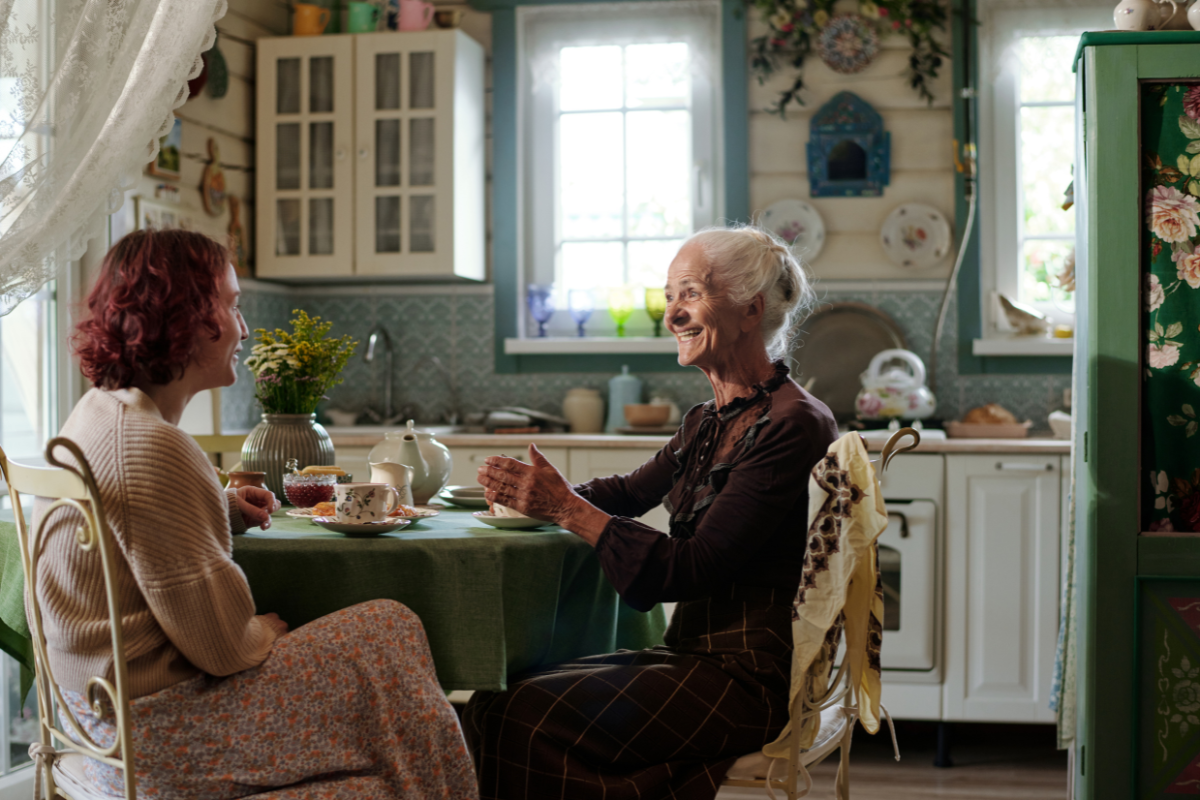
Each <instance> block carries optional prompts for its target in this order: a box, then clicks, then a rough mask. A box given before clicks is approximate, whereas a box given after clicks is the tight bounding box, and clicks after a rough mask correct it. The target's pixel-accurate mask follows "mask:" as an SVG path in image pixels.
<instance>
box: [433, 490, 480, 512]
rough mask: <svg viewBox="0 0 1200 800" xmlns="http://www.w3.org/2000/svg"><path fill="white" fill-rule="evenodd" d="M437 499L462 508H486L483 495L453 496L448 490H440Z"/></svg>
mask: <svg viewBox="0 0 1200 800" xmlns="http://www.w3.org/2000/svg"><path fill="white" fill-rule="evenodd" d="M437 499H438V500H441V501H442V502H443V503H450V504H451V505H456V506H462V507H463V508H487V500H486V499H485V498H483V497H455V496H454V495H452V494H450V493H449V492H441V493H439V494H438V495H437Z"/></svg>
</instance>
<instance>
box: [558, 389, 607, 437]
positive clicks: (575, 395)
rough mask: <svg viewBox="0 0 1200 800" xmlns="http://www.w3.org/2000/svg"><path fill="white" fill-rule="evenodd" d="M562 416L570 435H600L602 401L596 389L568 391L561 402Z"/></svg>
mask: <svg viewBox="0 0 1200 800" xmlns="http://www.w3.org/2000/svg"><path fill="white" fill-rule="evenodd" d="M562 412H563V416H564V417H566V418H567V420H568V421H569V422H570V423H571V433H600V432H601V431H603V430H604V400H603V399H602V398H601V397H600V391H599V390H598V389H583V388H580V389H569V390H568V391H567V396H566V399H564V400H563V406H562Z"/></svg>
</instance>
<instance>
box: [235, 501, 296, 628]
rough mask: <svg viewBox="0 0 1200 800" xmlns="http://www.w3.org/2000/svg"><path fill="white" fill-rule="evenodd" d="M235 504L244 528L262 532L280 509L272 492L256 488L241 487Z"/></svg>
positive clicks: (269, 525)
mask: <svg viewBox="0 0 1200 800" xmlns="http://www.w3.org/2000/svg"><path fill="white" fill-rule="evenodd" d="M237 504H238V510H239V511H241V512H242V519H243V520H244V521H245V523H246V527H247V528H253V527H254V526H255V525H257V526H258V527H260V528H262V529H263V530H264V531H265V530H266V529H267V528H269V527H271V513H272V512H275V511H278V510H279V507H280V503H279V501H278V500H276V499H275V493H274V492H272V491H271V490H270V489H260V488H258V487H257V486H243V487H241V488H240V489H238V490H237ZM276 619H278V618H276ZM285 628H286V625H285Z"/></svg>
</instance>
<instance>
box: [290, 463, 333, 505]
mask: <svg viewBox="0 0 1200 800" xmlns="http://www.w3.org/2000/svg"><path fill="white" fill-rule="evenodd" d="M336 484H337V476H335V475H312V474H308V473H304V472H299V473H297V472H285V473H284V474H283V494H284V495H285V496H286V497H287V501H288V502H289V503H291V504H292V505H294V506H296V507H297V508H312V507H313V506H315V505H316V504H317V503H324V502H327V501H329V500H332V499H333V487H334V486H335V485H336Z"/></svg>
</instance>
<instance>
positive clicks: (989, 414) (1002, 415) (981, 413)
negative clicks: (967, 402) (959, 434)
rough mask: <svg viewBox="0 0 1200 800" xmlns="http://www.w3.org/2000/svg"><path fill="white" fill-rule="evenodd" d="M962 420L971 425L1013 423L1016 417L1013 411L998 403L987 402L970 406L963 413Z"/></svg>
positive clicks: (1015, 422) (1015, 421)
mask: <svg viewBox="0 0 1200 800" xmlns="http://www.w3.org/2000/svg"><path fill="white" fill-rule="evenodd" d="M962 421H963V422H966V423H968V424H972V425H1015V424H1017V418H1016V417H1015V416H1013V413H1012V412H1011V411H1009V410H1008V409H1007V408H1005V407H1004V406H1002V405H1000V404H999V403H988V404H987V405H986V406H980V407H979V408H972V409H971V410H970V411H968V412H967V413H966V414H963V418H962Z"/></svg>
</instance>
